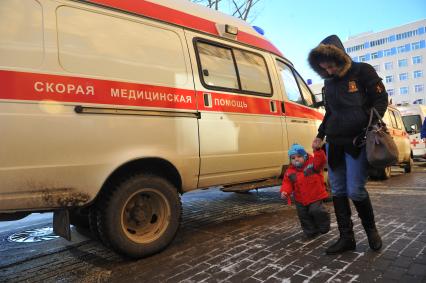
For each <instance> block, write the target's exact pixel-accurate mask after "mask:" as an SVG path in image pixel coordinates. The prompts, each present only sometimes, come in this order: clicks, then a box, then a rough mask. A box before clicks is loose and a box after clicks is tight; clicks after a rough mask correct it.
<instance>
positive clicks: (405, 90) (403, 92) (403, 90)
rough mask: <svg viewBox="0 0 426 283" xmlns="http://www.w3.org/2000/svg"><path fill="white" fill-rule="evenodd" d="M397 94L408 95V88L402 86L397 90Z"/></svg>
mask: <svg viewBox="0 0 426 283" xmlns="http://www.w3.org/2000/svg"><path fill="white" fill-rule="evenodd" d="M399 94H408V87H406V86H403V87H401V88H399Z"/></svg>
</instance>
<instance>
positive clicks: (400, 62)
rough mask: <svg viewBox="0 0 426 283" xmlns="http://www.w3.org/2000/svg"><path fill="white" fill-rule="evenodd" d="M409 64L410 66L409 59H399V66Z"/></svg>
mask: <svg viewBox="0 0 426 283" xmlns="http://www.w3.org/2000/svg"><path fill="white" fill-rule="evenodd" d="M407 66H408V60H407V59H401V60H398V67H407Z"/></svg>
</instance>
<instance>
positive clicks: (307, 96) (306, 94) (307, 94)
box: [294, 72, 314, 107]
mask: <svg viewBox="0 0 426 283" xmlns="http://www.w3.org/2000/svg"><path fill="white" fill-rule="evenodd" d="M294 73H295V76H296V78H297V82H298V83H299V87H300V90H301V92H302V96H303V99H304V100H305V104H306V106H310V107H312V106H313V104H314V102H313V100H312V92H311V90H310V89H309V87H308V86H307V85H306V83H305V81H304V80H303V79H302V77H301V76H300V75H299V74H298V73H296V72H294Z"/></svg>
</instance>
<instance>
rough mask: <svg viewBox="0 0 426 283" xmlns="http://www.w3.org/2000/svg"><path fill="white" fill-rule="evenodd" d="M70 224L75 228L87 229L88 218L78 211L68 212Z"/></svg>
mask: <svg viewBox="0 0 426 283" xmlns="http://www.w3.org/2000/svg"><path fill="white" fill-rule="evenodd" d="M70 224H71V225H73V226H75V227H76V228H84V229H87V228H89V217H88V215H87V214H86V213H83V212H82V211H81V210H80V209H75V210H70Z"/></svg>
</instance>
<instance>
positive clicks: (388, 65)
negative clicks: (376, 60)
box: [385, 62, 393, 70]
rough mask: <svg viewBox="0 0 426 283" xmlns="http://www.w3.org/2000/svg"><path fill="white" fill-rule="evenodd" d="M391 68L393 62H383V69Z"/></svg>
mask: <svg viewBox="0 0 426 283" xmlns="http://www.w3.org/2000/svg"><path fill="white" fill-rule="evenodd" d="M392 69H393V63H392V62H386V63H385V70H392Z"/></svg>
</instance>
